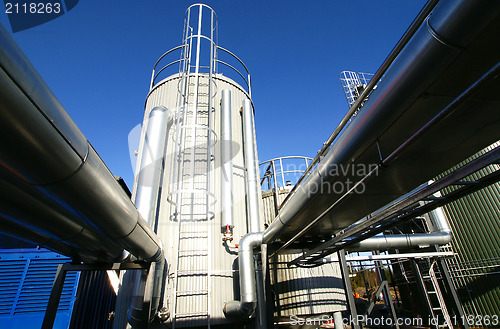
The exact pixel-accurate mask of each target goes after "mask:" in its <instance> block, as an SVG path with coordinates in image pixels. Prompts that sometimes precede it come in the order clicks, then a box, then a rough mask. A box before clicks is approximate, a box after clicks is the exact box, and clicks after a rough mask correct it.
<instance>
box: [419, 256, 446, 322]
mask: <svg viewBox="0 0 500 329" xmlns="http://www.w3.org/2000/svg"><path fill="white" fill-rule="evenodd" d="M435 265H436V260H433V261H432V263H431V265H430V266H429V267H427V266H425V267H427V268H426V269H425V270H424V269H423V268H422V267H424V266H422V265H419V264H418V262H417V263H416V267H417V270H418V271H419V272H420V275H421V277H422V279H423V288H424V290H425V299H426V302H427V308H428V310H429V312H430V315H431V317H432V318H431V319H434V320H433V321H435V322H433V323H432V324H431V325H433V326H434V327H436V328H437V329H440V328H447V329H453V323H452V320H451V317H450V314H449V313H448V309H447V307H446V303H445V301H444V298H443V293H442V292H441V288H440V287H439V282H438V277H437V275H436V270H435ZM424 273H425V274H424Z"/></svg>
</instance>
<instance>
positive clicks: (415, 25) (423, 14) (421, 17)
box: [280, 0, 439, 209]
mask: <svg viewBox="0 0 500 329" xmlns="http://www.w3.org/2000/svg"><path fill="white" fill-rule="evenodd" d="M438 2H439V0H429V1H428V2H427V3H426V4H425V6H424V8H422V10H421V11H420V13H419V14H418V16H417V17H416V18H415V20H414V21H413V22H412V23H411V25H410V26H409V27H408V29H407V30H406V32H405V34H404V35H403V36H402V37H401V39H400V40H399V41H398V43H397V44H396V46H395V47H394V49H393V50H392V51H391V53H390V54H389V56H387V58H386V59H385V61H384V62H383V63H382V65H381V66H380V68H379V69H378V71H377V72H376V73H375V74H374V75H373V77H372V78H371V79H370V82H369V83H368V85H367V86H366V87H365V88H364V89H363V92H362V93H361V94H360V95H359V97H358V98H357V99H356V101H355V102H354V104H353V105H352V106H351V108H350V109H349V111H348V112H347V113H346V115H345V116H344V118H343V119H342V120H341V121H340V123H339V125H338V126H337V128H335V130H334V131H333V133H332V134H331V135H330V137H329V138H328V140H327V141H326V142H325V143H323V147H322V148H321V150H319V151H318V154H317V155H316V156H315V157H314V159H313V161H312V162H311V164H310V165H309V168H307V170H305V171H304V174H303V175H302V177H301V178H300V179H299V180H298V181H297V183H296V184H295V185H294V187H293V188H292V190H291V191H290V193H288V195H287V196H286V198H285V200H283V202H282V203H281V205H280V209H281V208H282V207H283V206H284V205H285V204H286V202H287V201H288V200H289V199H290V197H291V196H292V195H293V194H294V193H295V191H296V190H297V188H298V187H299V186H300V184H301V183H302V182H303V181H304V179H305V178H306V177H308V176H309V174H310V173H311V171H312V170H313V169H314V168H315V166H316V165H317V164H318V163H319V162H320V160H321V159H322V158H323V156H324V155H325V154H326V153H327V152H328V151H329V150H330V147H331V146H332V144H333V142H334V141H335V139H336V138H337V137H338V136H339V135H340V133H341V132H342V131H343V130H344V128H345V127H346V126H347V125H348V124H349V122H350V121H351V118H352V116H353V114H354V113H356V112H357V111H358V110H359V108H360V106H361V104H362V103H363V102H364V101H365V99H366V97H367V96H368V95H369V94H370V93H371V92H372V91H373V89H374V87H375V86H376V85H377V83H378V82H379V81H380V79H381V78H382V77H383V76H384V74H385V72H386V71H387V70H388V69H389V67H390V66H391V64H392V63H393V62H394V60H395V59H396V58H397V57H398V55H399V54H400V53H401V51H402V50H403V49H404V47H405V46H406V44H407V43H408V42H409V41H410V39H411V38H412V37H413V35H414V34H415V33H416V32H417V30H418V29H419V28H420V26H421V24H422V23H423V22H424V21H425V19H426V18H427V16H428V15H429V14H430V13H431V12H432V10H433V9H434V7H435V6H436V5H437V3H438Z"/></svg>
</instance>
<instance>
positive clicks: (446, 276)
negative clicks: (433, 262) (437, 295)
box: [437, 258, 469, 329]
mask: <svg viewBox="0 0 500 329" xmlns="http://www.w3.org/2000/svg"><path fill="white" fill-rule="evenodd" d="M437 264H438V266H439V270H440V272H441V275H442V277H441V279H442V280H443V283H444V285H445V286H446V290H447V291H448V292H449V293H450V297H451V299H452V300H453V304H454V306H455V311H456V312H457V313H458V314H456V315H457V318H459V319H466V315H465V312H464V308H463V306H462V303H461V302H460V299H459V298H458V295H457V291H456V290H455V286H454V284H453V281H452V279H451V277H450V272H449V270H448V265H446V262H445V260H444V259H443V258H439V259H438V261H437ZM457 325H458V327H459V328H462V329H469V325H468V323H467V321H459V322H458V323H457Z"/></svg>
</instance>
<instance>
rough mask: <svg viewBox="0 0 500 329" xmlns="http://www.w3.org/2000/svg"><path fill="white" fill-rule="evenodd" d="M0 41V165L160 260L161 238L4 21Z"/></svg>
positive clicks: (125, 244) (143, 255) (110, 235)
mask: <svg viewBox="0 0 500 329" xmlns="http://www.w3.org/2000/svg"><path fill="white" fill-rule="evenodd" d="M0 44H1V45H2V47H1V48H0V68H1V70H0V99H1V100H2V102H1V104H0V140H1V144H0V166H1V167H3V168H4V169H6V170H7V171H9V172H10V173H12V174H13V175H15V176H17V178H19V179H20V180H21V181H22V182H23V184H26V185H29V186H30V187H32V188H33V189H36V190H38V191H40V192H42V193H43V194H44V195H46V196H47V197H49V198H50V199H51V200H53V201H55V202H56V203H57V204H58V205H59V206H61V207H64V208H66V209H67V210H68V211H69V212H71V213H73V214H74V215H75V216H77V217H79V218H80V220H81V221H82V222H84V223H86V225H87V226H88V227H92V228H93V229H94V231H97V232H99V233H100V234H101V235H102V236H105V237H106V238H105V240H107V242H109V241H111V240H114V241H116V243H117V244H118V245H120V246H121V247H122V248H124V249H126V250H128V251H129V252H130V253H132V254H133V255H134V256H136V257H138V258H140V259H145V260H157V259H158V258H159V257H160V255H161V249H160V243H159V240H158V238H157V237H156V235H155V234H154V233H153V232H152V230H151V229H150V227H149V226H148V225H147V223H146V222H145V221H144V220H143V219H142V218H141V216H140V215H139V213H138V211H137V209H136V208H135V207H134V205H133V204H132V202H131V200H130V199H129V198H128V196H127V195H126V193H125V192H124V191H123V189H122V188H121V187H120V185H119V184H118V183H117V182H116V180H115V179H114V177H113V175H112V174H111V172H110V171H109V170H108V168H107V167H106V165H105V164H104V163H103V161H102V160H101V159H100V157H99V156H98V155H97V153H96V152H95V150H94V149H93V148H92V147H91V146H90V144H89V143H88V141H87V140H86V138H85V136H84V135H83V134H82V133H81V131H80V130H79V129H78V127H77V126H76V124H75V123H74V122H73V121H72V120H71V118H70V117H69V115H68V114H67V113H66V111H65V110H64V109H63V107H62V106H61V104H60V103H59V102H58V101H57V99H56V97H55V96H54V95H53V94H52V92H51V91H50V89H49V88H48V86H47V85H46V84H45V82H44V81H43V80H42V78H41V77H40V76H39V75H38V73H37V72H36V70H35V69H34V68H33V66H32V65H31V64H30V63H29V61H28V59H27V58H26V57H25V55H24V54H23V53H22V51H21V50H20V49H19V47H18V46H17V45H16V44H15V42H14V41H13V40H12V38H11V37H10V35H9V34H8V33H7V32H6V31H5V29H4V28H3V27H2V28H1V29H0ZM50 220H51V221H52V224H53V226H54V227H57V226H59V225H64V223H61V222H59V221H58V220H57V219H50ZM83 228H84V227H82V229H83ZM60 238H61V239H64V236H60ZM35 242H36V241H35ZM107 242H106V243H107ZM89 243H92V242H89Z"/></svg>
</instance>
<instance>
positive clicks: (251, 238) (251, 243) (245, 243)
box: [238, 232, 263, 253]
mask: <svg viewBox="0 0 500 329" xmlns="http://www.w3.org/2000/svg"><path fill="white" fill-rule="evenodd" d="M262 237H263V235H262V233H261V232H257V233H248V234H247V235H245V236H244V237H243V238H241V240H240V244H239V246H238V253H242V252H249V251H251V252H253V249H254V248H255V247H258V246H260V245H261V244H262Z"/></svg>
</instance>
